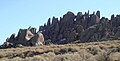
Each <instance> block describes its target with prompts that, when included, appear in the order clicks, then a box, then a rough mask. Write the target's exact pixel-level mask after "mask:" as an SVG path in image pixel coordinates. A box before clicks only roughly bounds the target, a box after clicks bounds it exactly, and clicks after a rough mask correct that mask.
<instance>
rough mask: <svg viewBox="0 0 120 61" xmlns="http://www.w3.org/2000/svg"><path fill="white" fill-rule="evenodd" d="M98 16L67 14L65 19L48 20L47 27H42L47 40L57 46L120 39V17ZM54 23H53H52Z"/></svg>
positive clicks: (80, 13)
mask: <svg viewBox="0 0 120 61" xmlns="http://www.w3.org/2000/svg"><path fill="white" fill-rule="evenodd" d="M100 17H101V16H100V11H97V12H96V14H95V12H93V14H89V11H88V13H87V12H85V14H82V12H78V13H77V15H75V14H74V13H72V12H67V13H66V14H65V15H63V17H60V19H59V20H58V18H55V17H53V18H52V20H51V18H49V19H48V22H47V25H46V24H45V25H44V26H40V28H39V31H43V35H44V38H45V40H51V42H52V43H55V44H64V43H72V42H75V41H77V40H79V41H78V42H93V41H105V40H106V41H107V40H113V39H119V38H120V35H119V33H120V31H119V26H120V15H116V17H115V16H114V15H112V16H111V20H109V19H108V18H105V17H101V18H100ZM51 22H52V23H51Z"/></svg>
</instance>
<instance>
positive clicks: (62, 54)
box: [0, 40, 120, 61]
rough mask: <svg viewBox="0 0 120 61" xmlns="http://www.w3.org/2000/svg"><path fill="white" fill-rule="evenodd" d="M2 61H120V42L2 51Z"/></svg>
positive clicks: (0, 52)
mask: <svg viewBox="0 0 120 61" xmlns="http://www.w3.org/2000/svg"><path fill="white" fill-rule="evenodd" d="M0 61H120V40H114V41H106V42H90V43H78V44H65V45H45V46H39V47H24V48H9V49H0Z"/></svg>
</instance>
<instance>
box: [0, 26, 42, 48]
mask: <svg viewBox="0 0 120 61" xmlns="http://www.w3.org/2000/svg"><path fill="white" fill-rule="evenodd" d="M43 43H44V37H43V34H42V33H41V32H37V33H36V28H31V27H29V28H28V29H20V30H19V32H18V35H17V36H15V34H12V35H11V37H10V38H7V39H6V42H4V44H3V45H1V46H0V48H10V47H21V46H40V45H43Z"/></svg>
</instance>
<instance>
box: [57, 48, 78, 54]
mask: <svg viewBox="0 0 120 61" xmlns="http://www.w3.org/2000/svg"><path fill="white" fill-rule="evenodd" d="M77 51H78V50H77V49H74V48H62V49H60V50H57V51H55V54H65V53H70V52H71V53H74V52H77Z"/></svg>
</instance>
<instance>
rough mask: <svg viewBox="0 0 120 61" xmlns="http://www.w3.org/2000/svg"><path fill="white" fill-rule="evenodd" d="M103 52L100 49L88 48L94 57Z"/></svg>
mask: <svg viewBox="0 0 120 61" xmlns="http://www.w3.org/2000/svg"><path fill="white" fill-rule="evenodd" d="M101 51H102V50H101V49H100V48H99V47H93V48H88V52H90V53H91V54H93V55H96V54H98V52H101Z"/></svg>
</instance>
